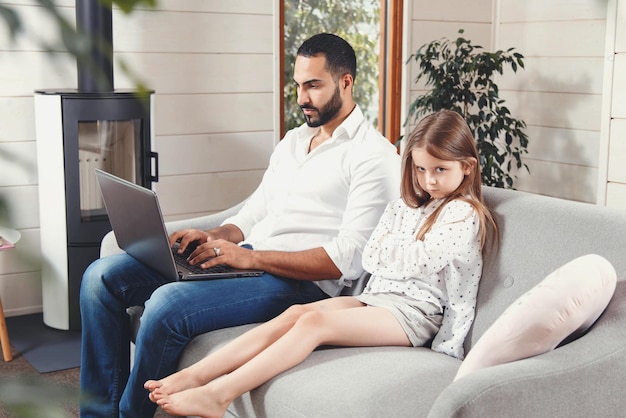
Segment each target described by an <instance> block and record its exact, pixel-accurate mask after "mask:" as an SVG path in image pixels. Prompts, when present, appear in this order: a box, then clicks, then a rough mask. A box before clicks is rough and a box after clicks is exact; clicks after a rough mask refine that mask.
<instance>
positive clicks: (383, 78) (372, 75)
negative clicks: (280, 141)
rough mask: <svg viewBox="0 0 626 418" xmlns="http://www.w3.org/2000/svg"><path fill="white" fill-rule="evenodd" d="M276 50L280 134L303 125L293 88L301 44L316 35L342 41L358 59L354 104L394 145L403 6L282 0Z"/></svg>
mask: <svg viewBox="0 0 626 418" xmlns="http://www.w3.org/2000/svg"><path fill="white" fill-rule="evenodd" d="M281 8H282V10H281V18H282V20H281V22H280V25H281V28H282V31H283V36H282V37H281V40H282V42H283V45H281V48H280V50H282V51H284V56H283V59H282V60H281V63H282V65H283V67H282V68H281V74H283V80H282V81H283V92H284V94H283V96H282V103H281V107H282V108H283V109H284V112H283V114H282V116H281V134H284V133H285V132H286V131H287V130H289V129H291V128H293V127H295V126H298V125H300V124H301V123H302V122H303V118H302V113H301V111H300V109H299V107H298V106H297V103H296V91H295V87H294V85H293V83H292V80H291V78H292V75H293V64H294V62H295V54H296V51H297V49H298V47H299V46H300V44H301V43H302V42H303V41H304V40H305V39H306V38H308V37H309V36H311V35H313V34H315V33H319V32H332V33H336V34H338V35H339V36H341V37H343V38H344V39H346V40H347V41H348V42H350V44H351V45H352V46H353V47H354V49H355V52H356V55H357V65H358V70H357V77H356V80H355V90H354V98H355V100H356V102H357V103H358V104H359V106H360V107H361V109H362V110H363V112H364V113H365V114H366V116H367V117H368V119H369V120H370V121H371V122H372V123H373V124H374V125H375V126H377V127H378V129H379V130H380V131H381V132H382V133H383V134H385V136H386V137H387V138H388V139H389V140H390V141H391V142H394V143H395V141H396V140H397V139H398V138H399V133H400V98H401V94H400V92H401V90H400V89H401V74H402V0H344V1H339V2H338V1H329V0H307V1H303V0H285V1H284V2H282V3H281Z"/></svg>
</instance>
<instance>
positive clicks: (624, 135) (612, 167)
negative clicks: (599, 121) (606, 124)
mask: <svg viewBox="0 0 626 418" xmlns="http://www.w3.org/2000/svg"><path fill="white" fill-rule="evenodd" d="M608 180H609V181H610V182H619V183H626V119H613V120H612V121H611V137H610V142H609V172H608Z"/></svg>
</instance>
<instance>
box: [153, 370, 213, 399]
mask: <svg viewBox="0 0 626 418" xmlns="http://www.w3.org/2000/svg"><path fill="white" fill-rule="evenodd" d="M206 383H207V382H204V381H202V380H201V378H200V377H199V376H197V374H196V373H193V371H192V370H190V369H188V368H187V369H182V370H181V371H178V372H176V373H174V374H171V375H169V376H167V377H164V378H163V379H161V380H148V381H146V383H144V385H143V387H144V388H145V389H148V390H149V391H150V400H152V402H156V398H155V397H154V396H153V393H154V391H155V390H157V389H158V390H159V392H160V393H161V394H163V395H171V394H174V393H177V392H180V391H183V390H187V389H191V388H195V387H198V386H202V385H204V384H206Z"/></svg>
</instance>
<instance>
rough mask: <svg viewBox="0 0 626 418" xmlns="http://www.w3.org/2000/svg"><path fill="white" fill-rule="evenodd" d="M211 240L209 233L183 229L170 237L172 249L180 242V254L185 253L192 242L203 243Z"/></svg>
mask: <svg viewBox="0 0 626 418" xmlns="http://www.w3.org/2000/svg"><path fill="white" fill-rule="evenodd" d="M208 238H209V233H208V232H205V231H200V230H199V229H183V230H181V231H176V232H174V233H173V234H172V235H170V237H169V241H170V247H173V246H174V244H176V242H178V243H179V244H178V245H179V246H178V253H179V254H182V253H184V252H185V250H186V249H187V247H188V246H189V244H191V243H192V242H197V243H203V242H206V241H207V239H208Z"/></svg>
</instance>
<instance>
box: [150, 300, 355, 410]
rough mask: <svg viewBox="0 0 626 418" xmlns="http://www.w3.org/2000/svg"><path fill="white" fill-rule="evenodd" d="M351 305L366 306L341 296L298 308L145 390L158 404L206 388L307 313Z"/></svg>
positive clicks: (283, 332) (152, 383)
mask: <svg viewBox="0 0 626 418" xmlns="http://www.w3.org/2000/svg"><path fill="white" fill-rule="evenodd" d="M351 306H362V304H361V303H360V302H359V301H357V300H356V299H354V298H341V297H340V298H333V299H325V300H321V301H318V302H313V303H310V304H306V305H294V306H292V307H290V308H288V309H287V310H285V312H283V313H282V314H280V315H279V316H277V317H276V318H274V319H272V320H270V321H268V322H266V323H263V324H261V325H259V326H257V327H255V328H252V329H251V330H249V331H248V332H246V333H244V334H242V335H241V336H239V337H238V338H236V339H234V340H233V341H231V342H230V343H228V344H227V345H225V346H224V347H223V348H221V349H219V350H217V351H215V352H214V353H211V354H209V355H208V356H207V357H205V358H203V359H202V360H200V361H199V362H197V363H195V364H193V365H191V366H189V367H187V368H185V369H183V370H180V371H178V372H176V373H174V374H172V375H170V376H167V377H165V378H163V379H160V380H148V381H147V382H146V383H145V385H144V387H145V388H146V389H148V390H149V391H150V399H151V400H152V401H153V402H155V401H156V400H157V399H158V398H160V397H162V396H164V395H168V394H172V393H176V392H180V391H182V390H185V389H190V388H193V387H196V386H202V385H204V384H206V383H207V382H209V381H211V380H213V379H216V378H218V377H219V376H222V375H224V374H227V373H230V372H231V371H233V370H235V369H237V368H238V367H240V366H241V365H243V364H244V363H246V362H247V361H249V360H250V359H252V358H253V357H254V356H256V355H257V354H259V353H260V352H261V351H263V350H264V349H265V348H267V347H268V346H270V345H271V344H272V343H274V342H275V341H276V340H278V339H279V338H280V337H282V336H283V335H284V334H285V333H286V332H287V331H288V330H289V329H290V328H291V327H292V326H293V325H294V324H295V322H296V321H297V320H298V318H300V316H302V314H304V313H305V312H308V311H310V310H318V309H320V310H332V309H342V308H345V307H351Z"/></svg>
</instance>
